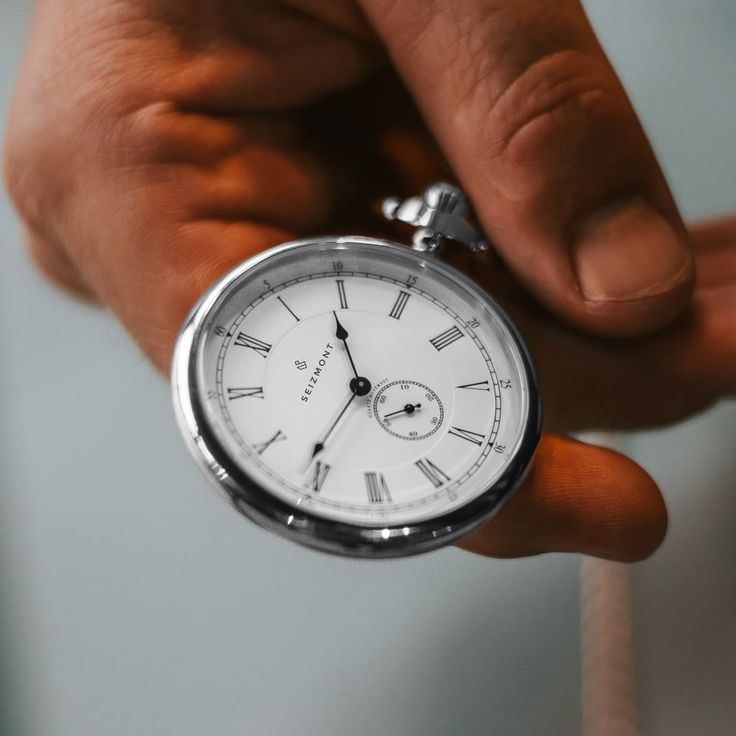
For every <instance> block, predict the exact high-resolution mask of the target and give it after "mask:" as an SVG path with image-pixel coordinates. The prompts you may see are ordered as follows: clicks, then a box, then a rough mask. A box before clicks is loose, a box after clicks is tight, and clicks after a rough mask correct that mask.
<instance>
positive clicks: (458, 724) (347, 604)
mask: <svg viewBox="0 0 736 736" xmlns="http://www.w3.org/2000/svg"><path fill="white" fill-rule="evenodd" d="M30 5H31V3H30V2H22V1H21V0H2V1H1V2H0V105H1V106H2V111H3V113H4V111H5V109H6V107H7V103H8V100H9V96H10V92H11V86H12V82H13V78H14V76H15V72H16V70H17V67H18V64H19V60H20V55H21V51H22V46H23V35H24V28H25V26H26V23H27V20H28V15H29V12H30ZM587 6H588V8H589V10H590V13H591V17H592V19H593V21H594V23H595V25H596V26H597V28H598V30H599V32H600V35H601V38H602V39H603V41H604V44H605V45H606V47H607V49H608V51H609V52H610V54H611V56H612V58H613V61H614V63H615V65H616V66H617V68H618V70H619V72H620V74H621V76H622V77H623V80H624V82H625V84H626V85H627V87H628V89H629V91H630V93H631V95H632V97H633V100H634V102H635V104H636V106H637V107H638V110H639V112H640V114H641V116H642V118H643V121H644V123H645V125H646V127H647V129H648V131H649V133H650V135H651V136H652V139H653V142H654V144H655V147H656V149H657V151H658V153H659V155H660V158H661V161H662V163H663V165H664V167H665V169H666V171H667V172H668V175H669V177H670V181H671V182H672V185H673V187H674V190H675V193H676V195H677V197H678V200H679V202H680V204H681V206H682V208H683V210H684V212H685V214H686V215H687V216H688V217H698V216H703V215H708V214H711V213H718V212H723V211H726V210H729V209H734V208H736V140H734V137H735V136H734V133H735V131H736V95H734V93H733V90H734V89H735V88H736V5H734V3H733V0H698V2H697V3H695V2H692V0H648V2H646V3H641V2H639V1H638V0H619V1H618V2H616V3H612V2H606V0H595V1H593V0H591V1H590V2H588V3H587ZM120 215H121V216H123V217H124V216H125V213H124V212H123V213H120ZM0 238H1V239H2V249H1V251H0V350H1V351H2V353H1V355H2V358H1V360H0V652H1V655H0V708H1V709H2V710H0V724H1V725H0V732H2V733H3V734H4V733H6V732H7V733H9V734H10V733H17V734H32V735H33V736H80V735H82V734H105V736H129V735H130V734H141V735H144V734H177V735H178V736H195V735H197V736H199V735H200V734H218V735H220V734H222V735H223V736H235V735H236V734H237V735H241V734H259V736H282V735H285V736H291V735H292V734H293V735H295V736H296V735H298V736H318V735H319V736H345V735H346V734H350V736H368V735H369V734H381V735H386V736H393V735H394V734H396V735H398V734H401V735H402V736H414V735H415V734H417V735H418V734H421V735H422V736H447V735H448V734H459V735H462V736H474V735H476V734H477V735H478V736H480V734H502V735H503V736H530V735H531V734H535V735H536V734H545V736H558V735H559V736H570V735H571V734H576V733H578V732H579V710H580V696H579V691H580V675H579V645H578V624H579V607H578V567H579V560H578V559H576V558H575V557H572V556H562V555H557V556H547V557H542V558H538V559H529V560H520V561H513V562H501V561H499V562H496V561H491V560H487V559H481V558H477V557H472V556H470V555H468V554H465V553H462V552H460V551H458V550H455V549H449V550H444V551H441V552H439V553H436V554H432V555H430V556H427V557H423V558H420V559H412V560H407V561H400V562H391V563H359V562H352V561H345V560H339V559H331V558H327V557H322V556H319V555H317V554H316V553H311V552H307V551H305V550H302V549H299V548H297V547H295V546H292V545H289V544H287V543H285V542H282V541H280V540H277V539H275V538H273V537H270V536H267V535H266V534H265V533H262V532H260V531H259V530H258V529H256V528H254V527H253V526H252V525H251V524H249V523H247V522H245V521H244V520H243V519H241V518H240V517H238V515H236V514H235V513H234V512H233V511H231V510H230V509H229V508H228V507H227V506H226V505H225V504H224V503H222V502H220V501H219V500H218V498H217V497H216V496H215V495H214V494H213V493H212V492H211V489H210V487H209V486H208V484H207V482H206V481H205V480H204V479H203V478H202V477H200V475H199V473H198V472H197V470H196V469H195V467H194V465H193V463H192V462H191V461H190V459H189V457H188V455H187V454H186V452H185V449H184V447H183V445H182V443H181V442H180V440H179V436H178V432H177V430H176V428H175V426H174V420H173V415H172V410H171V408H170V404H169V394H168V389H167V385H166V383H165V381H164V380H163V379H162V378H161V377H159V376H158V375H156V374H154V372H153V370H152V369H151V368H150V367H149V366H148V365H147V364H146V362H145V361H144V359H143V358H142V357H141V355H140V354H139V353H138V352H137V350H136V348H135V347H134V346H133V345H132V344H131V342H130V341H129V339H128V338H127V337H126V335H125V334H123V332H122V330H121V329H120V328H119V327H118V325H117V324H116V323H115V321H114V320H113V319H112V318H111V317H110V316H109V315H108V314H105V313H104V312H102V311H98V310H95V309H90V308H87V307H84V306H81V305H79V304H76V303H74V302H73V301H71V300H69V299H67V298H65V297H63V296H61V295H60V294H58V293H56V292H55V291H54V290H53V289H52V288H50V287H49V286H47V285H46V284H45V283H44V282H43V281H42V280H41V279H40V278H39V277H38V276H37V275H36V273H35V272H34V271H33V269H32V267H31V266H30V265H29V263H28V261H27V259H26V257H25V255H24V253H23V249H22V245H21V232H20V230H19V227H18V224H17V223H16V221H15V219H14V216H13V214H12V212H11V209H10V206H9V204H8V203H7V201H6V200H5V199H3V200H2V202H0ZM734 436H736V406H734V404H733V403H731V404H726V405H722V406H721V407H719V408H717V409H716V410H713V411H710V412H708V413H707V414H706V415H704V416H701V417H698V418H696V419H694V420H693V421H690V422H688V423H687V424H684V425H682V426H680V427H678V428H676V429H672V430H668V431H665V432H658V433H651V434H644V435H639V436H635V437H631V438H629V439H627V444H628V447H629V450H630V452H631V453H632V454H633V455H634V456H635V457H636V458H637V459H638V460H639V461H640V462H641V463H643V465H644V466H645V467H646V468H647V469H648V470H649V471H650V472H652V474H653V475H654V476H655V477H656V479H657V480H658V482H659V483H660V484H661V486H662V488H663V489H664V492H665V494H666V497H667V500H668V503H669V506H670V510H671V514H672V524H671V530H670V534H669V538H668V540H667V541H666V543H665V545H664V547H663V548H662V549H661V550H660V551H659V552H658V553H657V555H656V556H655V557H654V558H653V559H651V560H649V561H648V562H646V563H643V564H640V565H637V566H636V567H635V568H634V572H633V574H634V592H635V596H634V615H635V632H634V633H635V644H636V662H637V668H638V678H639V679H638V685H639V694H640V706H641V711H642V724H643V728H642V731H643V733H644V734H646V735H647V736H692V734H707V735H708V736H721V735H724V736H725V735H727V734H733V733H736V684H735V683H736V615H734V610H735V609H736V574H735V573H734V567H735V564H736V493H734V491H736V480H735V478H736V453H734V451H733V450H734ZM11 728H12V730H11ZM3 729H4V730H3Z"/></svg>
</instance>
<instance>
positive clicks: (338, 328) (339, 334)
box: [332, 310, 360, 378]
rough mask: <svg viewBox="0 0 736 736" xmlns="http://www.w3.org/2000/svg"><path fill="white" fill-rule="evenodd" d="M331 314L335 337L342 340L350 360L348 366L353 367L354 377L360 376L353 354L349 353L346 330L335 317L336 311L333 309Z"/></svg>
mask: <svg viewBox="0 0 736 736" xmlns="http://www.w3.org/2000/svg"><path fill="white" fill-rule="evenodd" d="M332 314H333V315H334V317H335V337H336V338H337V339H338V340H341V341H342V344H343V345H344V346H345V352H346V353H347V354H348V360H349V361H350V367H351V368H352V369H353V373H354V374H355V377H356V378H360V376H359V375H358V370H357V368H356V367H355V363H354V361H353V356H352V355H351V353H350V348H349V347H348V331H347V330H346V329H345V328H344V327H343V326H342V323H341V322H340V320H339V319H338V317H337V312H335V311H334V310H333V312H332Z"/></svg>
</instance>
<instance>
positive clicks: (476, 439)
mask: <svg viewBox="0 0 736 736" xmlns="http://www.w3.org/2000/svg"><path fill="white" fill-rule="evenodd" d="M447 434H454V435H455V437H459V438H460V439H461V440H467V441H468V442H472V443H473V444H474V445H482V444H483V438H484V437H485V435H483V434H479V433H478V432H471V431H470V430H469V429H460V427H450V429H449V431H448V432H447Z"/></svg>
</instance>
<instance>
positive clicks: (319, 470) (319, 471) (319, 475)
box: [309, 460, 332, 493]
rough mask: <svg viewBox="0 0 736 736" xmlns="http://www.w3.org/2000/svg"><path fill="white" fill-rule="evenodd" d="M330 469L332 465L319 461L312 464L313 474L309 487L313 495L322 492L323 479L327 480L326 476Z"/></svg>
mask: <svg viewBox="0 0 736 736" xmlns="http://www.w3.org/2000/svg"><path fill="white" fill-rule="evenodd" d="M331 468H332V465H328V464H327V463H323V462H320V461H319V460H317V462H316V463H315V464H314V473H313V474H312V481H311V482H310V484H309V487H310V488H311V489H312V490H313V491H314V492H315V493H319V492H320V491H321V490H322V486H323V485H324V484H325V478H327V474H328V473H329V472H330V469H331Z"/></svg>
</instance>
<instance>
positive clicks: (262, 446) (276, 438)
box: [253, 429, 286, 455]
mask: <svg viewBox="0 0 736 736" xmlns="http://www.w3.org/2000/svg"><path fill="white" fill-rule="evenodd" d="M285 439H286V435H285V434H284V433H283V432H282V431H281V430H280V429H277V430H276V432H275V433H274V434H273V435H272V436H271V437H270V438H269V439H267V440H266V441H265V442H256V443H255V444H254V445H253V449H254V450H255V451H256V452H257V453H258V454H259V455H263V453H264V452H266V450H268V448H269V447H271V445H272V444H273V443H274V442H281V441H283V440H285Z"/></svg>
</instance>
